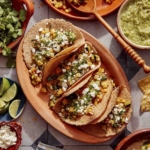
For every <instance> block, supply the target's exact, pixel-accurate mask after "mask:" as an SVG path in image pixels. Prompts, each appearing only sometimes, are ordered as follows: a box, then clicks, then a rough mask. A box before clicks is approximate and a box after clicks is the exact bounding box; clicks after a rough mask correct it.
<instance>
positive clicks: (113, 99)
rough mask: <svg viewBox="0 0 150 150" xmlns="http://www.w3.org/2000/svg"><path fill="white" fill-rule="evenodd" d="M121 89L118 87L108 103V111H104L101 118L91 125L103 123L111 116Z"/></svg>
mask: <svg viewBox="0 0 150 150" xmlns="http://www.w3.org/2000/svg"><path fill="white" fill-rule="evenodd" d="M119 89H120V87H117V88H115V89H114V90H113V91H112V93H111V96H110V99H109V101H108V105H107V107H106V110H105V111H104V113H103V114H102V115H101V116H99V117H98V118H97V119H95V120H94V121H92V122H91V124H96V123H99V122H101V121H103V120H104V119H105V118H106V117H107V116H108V115H109V113H110V112H111V111H112V109H113V107H114V105H115V103H116V99H117V97H118V94H119Z"/></svg>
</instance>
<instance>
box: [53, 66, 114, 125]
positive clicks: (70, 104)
mask: <svg viewBox="0 0 150 150" xmlns="http://www.w3.org/2000/svg"><path fill="white" fill-rule="evenodd" d="M80 85H81V84H79V86H80ZM77 87H78V86H76V87H75V88H76V89H77ZM75 88H72V89H71V90H70V91H69V93H70V95H68V93H66V96H65V97H63V98H62V99H60V100H59V101H57V102H56V104H55V106H54V110H55V111H56V113H58V115H59V117H60V118H61V119H62V120H63V121H64V122H66V123H68V124H72V125H76V126H82V125H86V124H88V123H90V122H92V121H93V120H95V119H96V118H98V117H99V116H100V115H101V114H102V113H103V112H104V111H105V109H106V106H107V103H108V100H109V97H110V95H111V92H112V90H113V83H112V81H111V80H110V79H109V78H107V76H106V74H105V72H104V69H102V68H99V69H98V71H95V72H94V73H93V74H92V76H91V78H90V79H89V81H88V82H87V83H86V84H85V85H82V87H81V88H79V89H78V90H75Z"/></svg>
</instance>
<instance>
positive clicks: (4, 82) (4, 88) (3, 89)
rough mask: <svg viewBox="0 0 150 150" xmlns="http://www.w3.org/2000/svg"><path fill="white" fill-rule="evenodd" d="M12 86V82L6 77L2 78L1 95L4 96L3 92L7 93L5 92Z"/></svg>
mask: <svg viewBox="0 0 150 150" xmlns="http://www.w3.org/2000/svg"><path fill="white" fill-rule="evenodd" d="M9 88H10V83H9V80H8V79H6V78H4V77H3V78H2V82H1V85H0V96H3V94H5V92H6V91H7V90H8V89H9Z"/></svg>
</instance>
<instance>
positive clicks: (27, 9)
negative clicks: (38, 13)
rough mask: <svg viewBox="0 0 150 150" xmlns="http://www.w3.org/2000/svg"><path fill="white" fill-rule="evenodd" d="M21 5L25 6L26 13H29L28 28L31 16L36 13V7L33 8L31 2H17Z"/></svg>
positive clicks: (27, 18)
mask: <svg viewBox="0 0 150 150" xmlns="http://www.w3.org/2000/svg"><path fill="white" fill-rule="evenodd" d="M17 2H18V3H21V4H22V5H25V6H26V11H27V12H28V13H27V16H26V20H25V23H26V24H25V25H26V26H27V24H28V22H29V20H30V18H31V16H32V15H33V13H34V6H33V2H32V1H31V0H16V3H17Z"/></svg>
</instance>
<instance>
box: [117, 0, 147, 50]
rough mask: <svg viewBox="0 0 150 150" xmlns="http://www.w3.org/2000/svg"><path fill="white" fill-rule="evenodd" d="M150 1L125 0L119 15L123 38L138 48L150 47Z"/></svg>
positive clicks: (118, 25) (119, 29)
mask: <svg viewBox="0 0 150 150" xmlns="http://www.w3.org/2000/svg"><path fill="white" fill-rule="evenodd" d="M149 10H150V1H149V0H125V1H124V3H123V4H122V5H121V7H120V9H119V11H118V15H117V27H118V31H119V33H120V35H121V36H122V38H123V39H124V40H125V41H126V42H127V43H128V44H129V45H131V46H133V47H135V48H138V49H143V50H144V49H150V12H149Z"/></svg>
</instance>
